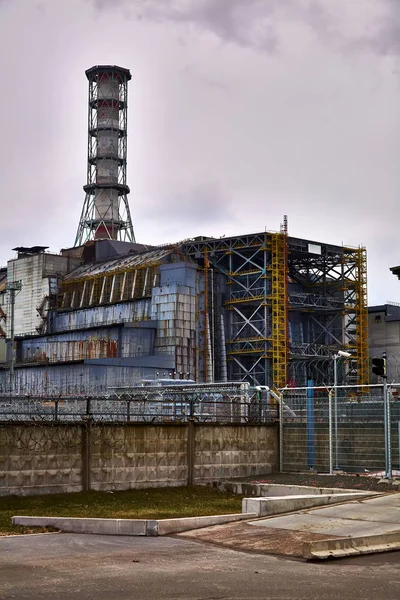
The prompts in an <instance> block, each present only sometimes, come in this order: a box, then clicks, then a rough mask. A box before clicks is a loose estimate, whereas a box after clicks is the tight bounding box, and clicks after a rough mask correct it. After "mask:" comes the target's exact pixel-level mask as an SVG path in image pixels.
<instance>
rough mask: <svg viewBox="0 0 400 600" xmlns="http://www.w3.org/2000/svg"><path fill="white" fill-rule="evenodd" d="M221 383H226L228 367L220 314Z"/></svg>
mask: <svg viewBox="0 0 400 600" xmlns="http://www.w3.org/2000/svg"><path fill="white" fill-rule="evenodd" d="M221 381H223V382H225V381H228V366H227V358H226V341H225V323H224V315H223V313H221Z"/></svg>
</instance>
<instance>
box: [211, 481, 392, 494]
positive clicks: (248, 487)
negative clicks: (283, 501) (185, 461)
mask: <svg viewBox="0 0 400 600" xmlns="http://www.w3.org/2000/svg"><path fill="white" fill-rule="evenodd" d="M212 487H213V488H216V489H218V490H220V491H221V492H229V493H231V494H239V495H240V496H256V497H257V496H258V497H259V496H261V497H265V496H268V497H275V496H292V495H296V496H298V495H304V494H314V495H316V496H317V495H321V494H358V493H360V492H361V493H363V494H365V495H366V496H376V495H379V494H381V493H382V492H369V491H363V490H352V489H345V488H329V487H314V486H306V485H285V484H281V483H247V482H244V481H215V482H213V484H212ZM383 492H385V490H383Z"/></svg>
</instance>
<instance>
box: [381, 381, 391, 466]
mask: <svg viewBox="0 0 400 600" xmlns="http://www.w3.org/2000/svg"><path fill="white" fill-rule="evenodd" d="M386 395H387V386H386V381H385V380H384V381H383V388H382V396H383V421H384V434H385V477H388V473H389V463H388V432H387V424H388V421H387V402H386Z"/></svg>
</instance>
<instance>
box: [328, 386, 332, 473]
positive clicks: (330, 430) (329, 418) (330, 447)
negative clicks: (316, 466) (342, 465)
mask: <svg viewBox="0 0 400 600" xmlns="http://www.w3.org/2000/svg"><path fill="white" fill-rule="evenodd" d="M328 413H329V414H328V421H329V475H333V435H332V390H329V392H328Z"/></svg>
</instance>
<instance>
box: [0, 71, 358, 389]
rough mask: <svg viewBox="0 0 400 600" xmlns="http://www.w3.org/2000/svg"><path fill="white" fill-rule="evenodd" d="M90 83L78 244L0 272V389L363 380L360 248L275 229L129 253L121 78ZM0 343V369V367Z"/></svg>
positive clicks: (106, 76)
mask: <svg viewBox="0 0 400 600" xmlns="http://www.w3.org/2000/svg"><path fill="white" fill-rule="evenodd" d="M86 75H87V78H88V81H89V109H88V114H89V120H88V162H87V182H86V185H85V186H84V191H85V199H84V205H83V211H82V214H81V218H80V222H79V226H78V230H77V234H76V239H75V244H74V246H73V247H71V248H68V249H65V250H62V251H61V253H60V254H51V253H49V252H46V250H47V248H46V247H45V246H35V247H30V248H25V247H19V248H15V249H14V250H15V251H16V253H17V254H16V257H15V258H13V259H12V260H10V261H9V262H8V264H7V269H2V270H0V337H2V338H3V343H4V340H6V347H7V352H6V355H5V356H4V357H3V358H4V360H3V362H0V393H5V394H7V393H13V394H27V395H55V394H57V395H63V394H65V395H67V394H95V393H104V392H107V391H108V390H111V389H113V388H120V387H127V386H130V385H137V384H138V383H140V382H149V381H150V382H154V381H156V380H157V379H163V378H164V379H165V378H166V379H190V380H193V381H197V382H226V381H235V382H240V381H248V382H249V383H250V384H251V385H263V386H264V385H266V386H269V387H275V388H282V387H285V386H304V385H307V382H308V381H309V380H312V381H314V383H315V385H324V384H330V383H332V380H333V374H332V373H333V356H334V354H335V353H336V352H337V351H338V350H339V349H346V350H348V351H350V352H351V354H352V357H351V359H350V360H349V361H347V363H346V369H345V370H344V371H343V373H342V377H343V383H344V382H345V383H348V384H360V385H364V384H367V383H368V379H369V361H368V307H367V265H366V250H365V248H364V247H350V246H334V245H331V244H327V243H324V242H320V241H314V240H305V239H299V238H294V237H291V236H290V235H289V234H288V228H287V219H286V217H285V218H284V220H283V224H282V225H281V226H280V228H279V230H278V231H276V232H273V231H271V232H270V231H262V232H255V233H248V234H244V235H240V236H234V237H221V238H208V237H197V238H194V239H192V238H189V239H185V240H183V241H178V242H176V243H171V244H169V245H163V246H158V247H157V246H147V245H144V244H139V243H136V240H135V236H134V231H133V226H132V220H131V215H130V210H129V204H128V199H127V198H128V194H129V187H128V185H127V169H126V165H127V107H128V82H129V80H130V79H131V74H130V72H129V70H127V69H123V68H121V67H116V66H112V65H103V66H95V67H93V68H91V69H89V70H88V71H86ZM1 356H2V355H1V346H0V361H1Z"/></svg>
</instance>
